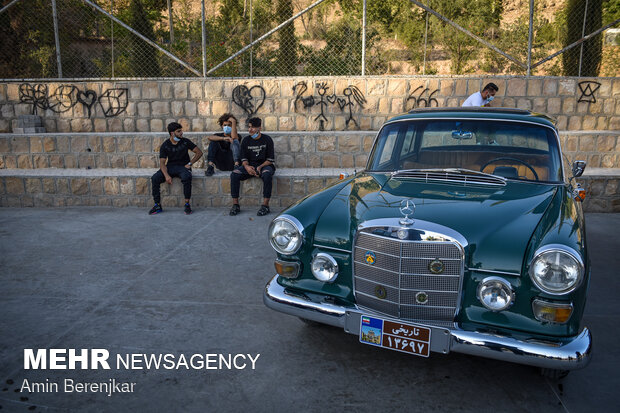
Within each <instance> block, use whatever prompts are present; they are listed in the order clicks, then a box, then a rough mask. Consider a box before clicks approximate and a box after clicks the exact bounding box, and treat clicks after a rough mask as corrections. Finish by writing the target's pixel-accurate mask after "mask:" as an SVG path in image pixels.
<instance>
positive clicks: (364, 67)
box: [362, 0, 366, 76]
mask: <svg viewBox="0 0 620 413" xmlns="http://www.w3.org/2000/svg"><path fill="white" fill-rule="evenodd" d="M362 76H366V0H364V11H363V13H362Z"/></svg>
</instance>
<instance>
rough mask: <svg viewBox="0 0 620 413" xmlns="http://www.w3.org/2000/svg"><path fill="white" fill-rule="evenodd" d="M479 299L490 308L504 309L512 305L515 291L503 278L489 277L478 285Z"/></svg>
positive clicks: (493, 309) (495, 309) (494, 309)
mask: <svg viewBox="0 0 620 413" xmlns="http://www.w3.org/2000/svg"><path fill="white" fill-rule="evenodd" d="M478 299H479V300H480V302H481V303H482V305H483V306H485V307H486V308H488V309H489V310H491V311H502V310H505V309H507V308H508V307H510V306H511V305H512V303H513V301H514V299H515V293H514V291H512V287H510V283H509V282H508V281H506V280H504V279H503V278H500V277H488V278H485V279H484V280H482V282H481V283H480V284H479V285H478Z"/></svg>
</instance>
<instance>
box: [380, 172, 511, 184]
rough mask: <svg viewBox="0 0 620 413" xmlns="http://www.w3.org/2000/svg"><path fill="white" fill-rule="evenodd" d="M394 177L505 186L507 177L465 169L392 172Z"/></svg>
mask: <svg viewBox="0 0 620 413" xmlns="http://www.w3.org/2000/svg"><path fill="white" fill-rule="evenodd" d="M392 177H393V178H394V179H399V178H400V179H415V180H421V181H424V182H450V183H461V184H463V185H465V186H468V185H474V186H476V185H485V186H486V185H488V186H505V185H506V179H504V178H502V177H499V176H493V175H490V174H482V173H478V172H474V171H468V170H463V169H450V170H438V169H416V170H407V171H398V172H394V173H392Z"/></svg>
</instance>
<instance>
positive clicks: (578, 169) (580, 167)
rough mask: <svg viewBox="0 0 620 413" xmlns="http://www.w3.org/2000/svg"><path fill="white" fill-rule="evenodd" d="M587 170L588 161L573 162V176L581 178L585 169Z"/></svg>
mask: <svg viewBox="0 0 620 413" xmlns="http://www.w3.org/2000/svg"><path fill="white" fill-rule="evenodd" d="M585 170H586V161H575V162H573V177H575V178H579V177H580V176H581V175H583V171H585Z"/></svg>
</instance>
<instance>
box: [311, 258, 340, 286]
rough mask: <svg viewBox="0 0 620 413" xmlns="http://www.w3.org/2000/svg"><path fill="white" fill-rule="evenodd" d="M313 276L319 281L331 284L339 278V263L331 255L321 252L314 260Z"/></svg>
mask: <svg viewBox="0 0 620 413" xmlns="http://www.w3.org/2000/svg"><path fill="white" fill-rule="evenodd" d="M312 274H313V275H314V278H316V279H317V280H319V281H323V282H326V283H330V282H332V281H334V280H335V279H336V277H337V276H338V263H337V262H336V260H335V259H334V257H332V256H331V255H329V254H325V253H322V252H319V253H318V254H316V255H315V256H314V258H313V259H312Z"/></svg>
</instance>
